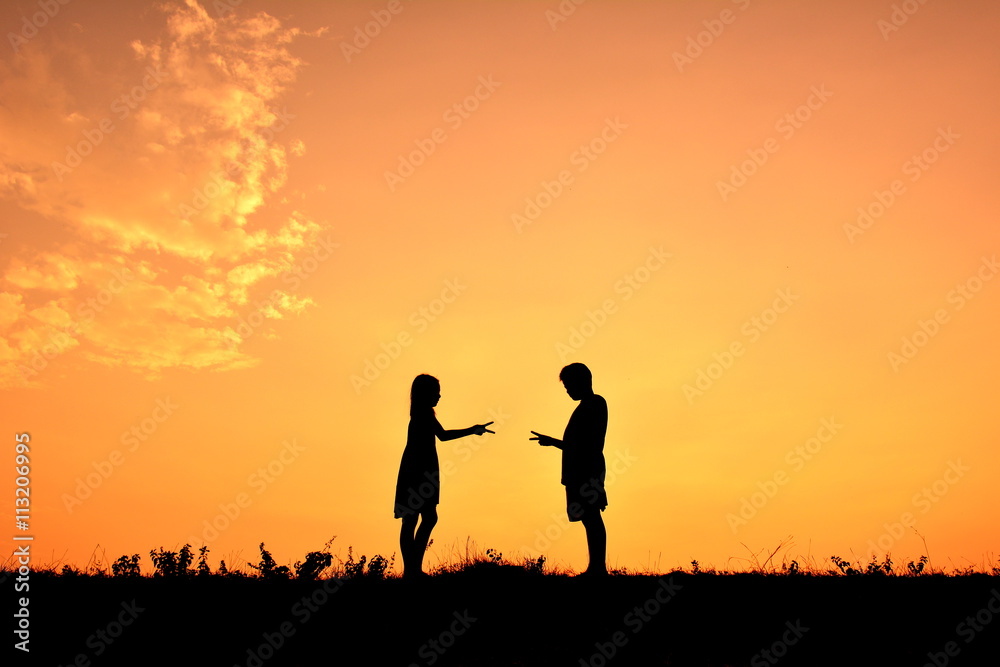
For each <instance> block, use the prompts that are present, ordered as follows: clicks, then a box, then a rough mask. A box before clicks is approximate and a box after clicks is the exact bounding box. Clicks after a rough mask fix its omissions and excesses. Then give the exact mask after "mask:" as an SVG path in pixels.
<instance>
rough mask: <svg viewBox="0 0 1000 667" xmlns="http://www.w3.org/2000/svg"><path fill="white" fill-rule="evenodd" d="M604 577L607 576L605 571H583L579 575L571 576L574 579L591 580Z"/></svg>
mask: <svg viewBox="0 0 1000 667" xmlns="http://www.w3.org/2000/svg"><path fill="white" fill-rule="evenodd" d="M606 576H608V571H607V570H584V571H583V572H581V573H579V574H574V575H573V577H574V578H576V577H583V578H584V579H591V578H593V579H597V578H599V577H606Z"/></svg>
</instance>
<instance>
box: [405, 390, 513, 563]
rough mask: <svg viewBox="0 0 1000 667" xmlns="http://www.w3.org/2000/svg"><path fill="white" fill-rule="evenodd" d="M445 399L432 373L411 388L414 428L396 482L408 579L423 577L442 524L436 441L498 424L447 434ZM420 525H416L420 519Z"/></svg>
mask: <svg viewBox="0 0 1000 667" xmlns="http://www.w3.org/2000/svg"><path fill="white" fill-rule="evenodd" d="M439 400H441V383H440V382H438V380H437V378H435V377H432V376H430V375H418V376H417V377H416V378H414V379H413V386H412V387H411V389H410V425H409V427H408V428H407V430H406V448H405V449H404V450H403V458H402V460H401V461H400V462H399V477H398V478H397V479H396V504H395V515H396V518H397V519H402V520H403V525H402V526H401V528H400V530H399V550H400V554H401V556H402V557H403V576H404V577H419V576H421V575H424V572H423V560H424V551H426V550H427V543H428V542H429V541H430V537H431V530H433V529H434V524H436V523H437V505H438V502H439V499H440V492H441V471H440V468H439V467H438V456H437V447H436V442H435V440H434V439H435V438H438V439H440V440H442V441H444V440H454V439H455V438H462V437H465V436H467V435H482V434H484V433H493V431H491V430H489V429H488V428H486V427H487V426H489V425H490V424H492V423H493V422H489V423H487V424H478V425H476V426H470V427H469V428H464V429H458V430H454V431H446V430H444V429H443V428H442V427H441V423H440V422H438V420H437V417H436V416H435V415H434V406H435V405H437V404H438V401H439ZM418 519H419V520H420V527H419V528H418V527H417V520H418Z"/></svg>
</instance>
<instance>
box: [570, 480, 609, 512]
mask: <svg viewBox="0 0 1000 667" xmlns="http://www.w3.org/2000/svg"><path fill="white" fill-rule="evenodd" d="M607 506H608V494H607V492H606V491H605V490H604V480H603V479H597V478H594V479H590V480H587V481H585V482H582V483H580V484H567V485H566V515H567V516H568V517H569V520H570V521H580V520H582V519H584V518H585V517H587V516H590V515H594V514H598V513H599V512H603V511H604V510H605V509H606V508H607Z"/></svg>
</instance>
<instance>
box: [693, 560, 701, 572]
mask: <svg viewBox="0 0 1000 667" xmlns="http://www.w3.org/2000/svg"><path fill="white" fill-rule="evenodd" d="M691 574H701V564H700V563H698V561H696V560H692V561H691Z"/></svg>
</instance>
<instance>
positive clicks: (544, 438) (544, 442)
mask: <svg viewBox="0 0 1000 667" xmlns="http://www.w3.org/2000/svg"><path fill="white" fill-rule="evenodd" d="M532 433H534V434H535V437H534V438H528V440H537V441H538V444H539V445H541V446H542V447H555V448H556V449H562V448H563V441H562V440H559V439H557V438H553V437H551V436H548V435H542V434H541V433H538V432H536V431H532Z"/></svg>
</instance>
